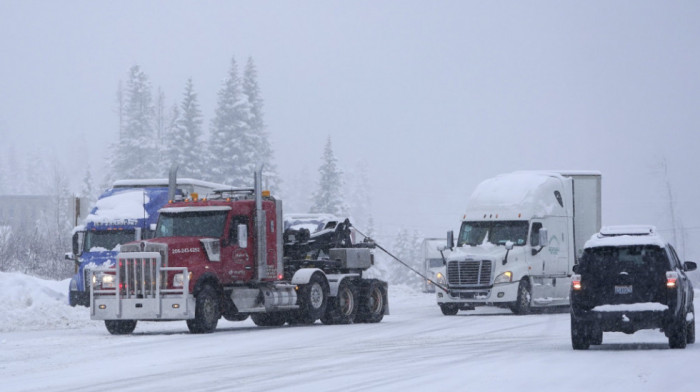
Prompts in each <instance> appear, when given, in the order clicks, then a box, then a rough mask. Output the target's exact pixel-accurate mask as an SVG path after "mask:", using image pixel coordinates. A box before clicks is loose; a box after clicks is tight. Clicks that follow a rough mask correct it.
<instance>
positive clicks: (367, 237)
mask: <svg viewBox="0 0 700 392" xmlns="http://www.w3.org/2000/svg"><path fill="white" fill-rule="evenodd" d="M352 227H353V228H354V229H355V231H356V232H358V233H359V234H360V235H361V236H363V237H365V238H366V239H369V240H370V241H372V242H373V243H374V246H376V247H377V248H379V249H381V250H382V251H384V253H386V254H387V255H389V257H391V258H392V259H394V260H396V261H398V262H399V263H401V264H403V265H404V266H405V267H406V268H408V269H410V270H411V271H413V272H415V273H416V275H418V276H420V277H421V278H423V279H425V280H427V281H428V282H430V283H432V284H434V285H435V286H437V287H439V288H440V289H442V290H443V291H445V292H449V290H448V289H447V287H445V286H443V285H441V284H439V283H437V282H435V281H433V280H432V279H430V278H428V277H427V276H425V275H423V274H421V273H420V272H418V271H416V270H415V269H413V267H411V266H410V265H408V264H406V263H404V262H403V261H401V260H400V259H399V258H398V257H396V256H394V255H393V254H391V252H389V251H388V250H386V249H384V248H383V247H382V246H381V245H379V244H378V243H376V242H375V241H374V240H372V238H370V237H369V236H367V235H365V234H364V233H363V232H361V231H360V230H357V227H355V226H352ZM440 253H442V251H441V252H440ZM443 260H444V256H443Z"/></svg>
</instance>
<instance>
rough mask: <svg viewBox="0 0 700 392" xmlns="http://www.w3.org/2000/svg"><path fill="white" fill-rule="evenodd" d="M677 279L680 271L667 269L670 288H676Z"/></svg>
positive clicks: (667, 282)
mask: <svg viewBox="0 0 700 392" xmlns="http://www.w3.org/2000/svg"><path fill="white" fill-rule="evenodd" d="M677 280H678V272H676V271H667V272H666V287H668V288H669V289H675V288H676V281H677Z"/></svg>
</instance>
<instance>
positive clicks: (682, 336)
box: [668, 312, 688, 348]
mask: <svg viewBox="0 0 700 392" xmlns="http://www.w3.org/2000/svg"><path fill="white" fill-rule="evenodd" d="M685 315H686V312H681V314H680V315H678V319H677V320H675V321H674V322H673V323H672V324H671V330H670V333H669V335H668V345H669V347H671V348H685V346H686V345H687V344H688V325H687V324H688V322H687V321H686V320H685Z"/></svg>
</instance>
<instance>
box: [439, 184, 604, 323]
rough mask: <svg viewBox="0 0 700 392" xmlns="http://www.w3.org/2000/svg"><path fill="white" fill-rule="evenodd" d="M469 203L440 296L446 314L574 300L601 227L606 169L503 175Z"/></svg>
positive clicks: (527, 308)
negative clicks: (588, 242)
mask: <svg viewBox="0 0 700 392" xmlns="http://www.w3.org/2000/svg"><path fill="white" fill-rule="evenodd" d="M467 206H468V207H467V211H466V213H465V214H464V216H463V220H462V224H461V227H460V231H459V234H458V237H457V243H456V246H455V244H454V243H448V247H449V248H451V249H452V251H451V252H449V255H448V256H447V260H446V264H447V265H446V271H445V275H446V284H447V286H446V287H447V288H448V291H444V290H441V289H437V293H436V295H437V302H438V305H439V306H440V308H441V310H442V312H443V314H445V315H453V314H456V313H457V312H458V311H459V310H470V309H473V308H474V307H475V306H481V305H493V306H499V307H506V308H509V309H511V310H512V311H513V313H516V314H527V313H529V312H530V310H531V308H532V307H548V306H562V305H568V303H569V282H570V277H571V275H572V267H573V266H574V264H575V263H576V257H577V255H580V254H581V252H582V246H583V243H584V242H585V239H586V238H587V237H588V236H590V235H592V234H593V233H595V232H596V231H597V230H598V229H599V228H600V174H599V173H597V172H542V171H524V172H515V173H509V174H504V175H500V176H497V177H495V178H491V179H489V180H486V181H484V182H482V183H481V184H479V185H478V186H477V188H476V189H475V191H474V192H473V193H472V195H471V197H470V198H469V200H468V202H467ZM577 239H578V241H577ZM448 242H450V241H449V240H448ZM577 245H578V246H577Z"/></svg>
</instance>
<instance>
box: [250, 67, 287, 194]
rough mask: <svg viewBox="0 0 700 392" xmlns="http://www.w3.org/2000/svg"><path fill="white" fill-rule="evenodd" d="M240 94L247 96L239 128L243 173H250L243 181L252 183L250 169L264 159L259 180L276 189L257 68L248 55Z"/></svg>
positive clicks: (277, 179) (274, 171)
mask: <svg viewBox="0 0 700 392" xmlns="http://www.w3.org/2000/svg"><path fill="white" fill-rule="evenodd" d="M243 94H244V96H245V97H246V98H247V101H248V103H247V108H248V110H247V115H248V117H247V127H245V128H244V129H243V131H244V132H243V133H242V135H241V136H242V139H241V150H242V152H243V154H244V159H243V167H242V170H243V174H244V175H245V173H250V174H249V175H248V178H247V179H246V181H248V183H249V184H250V185H252V173H253V171H254V170H255V168H256V166H257V165H258V164H259V163H264V164H265V166H264V168H263V182H264V183H265V184H266V185H267V189H269V190H271V191H273V192H275V193H277V192H278V191H279V185H280V178H279V176H278V175H277V167H276V165H275V163H274V159H273V151H272V146H271V145H270V141H269V139H268V134H267V131H266V129H265V121H264V119H263V99H262V96H261V94H260V87H259V86H258V72H257V69H256V67H255V64H254V63H253V59H252V58H250V57H249V58H248V63H247V64H246V68H245V72H244V74H243Z"/></svg>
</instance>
